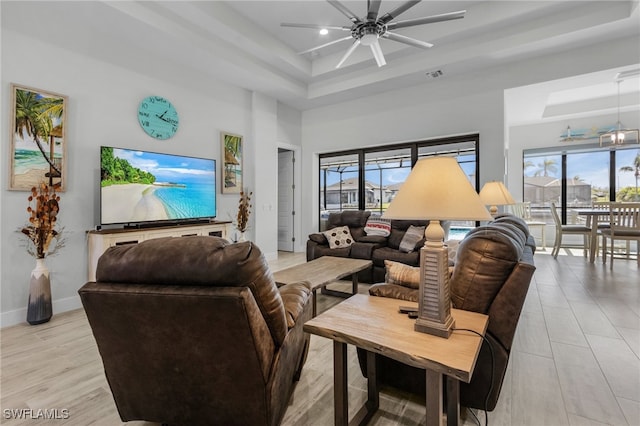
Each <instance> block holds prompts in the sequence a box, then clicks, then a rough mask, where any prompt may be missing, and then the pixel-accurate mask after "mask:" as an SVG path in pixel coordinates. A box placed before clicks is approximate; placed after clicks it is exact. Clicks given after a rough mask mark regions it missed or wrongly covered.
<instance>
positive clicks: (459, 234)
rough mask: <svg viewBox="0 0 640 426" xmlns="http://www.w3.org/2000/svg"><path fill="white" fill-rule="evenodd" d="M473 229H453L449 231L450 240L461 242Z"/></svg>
mask: <svg viewBox="0 0 640 426" xmlns="http://www.w3.org/2000/svg"><path fill="white" fill-rule="evenodd" d="M471 229H473V228H463V227H453V228H451V229H449V239H450V240H461V239H463V238H464V236H465V235H467V233H468V232H469V231H471Z"/></svg>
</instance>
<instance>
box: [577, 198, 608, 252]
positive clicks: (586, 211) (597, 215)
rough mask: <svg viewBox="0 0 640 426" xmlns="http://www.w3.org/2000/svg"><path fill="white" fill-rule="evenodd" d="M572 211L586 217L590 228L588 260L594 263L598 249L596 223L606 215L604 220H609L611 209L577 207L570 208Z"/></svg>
mask: <svg viewBox="0 0 640 426" xmlns="http://www.w3.org/2000/svg"><path fill="white" fill-rule="evenodd" d="M571 211H572V212H575V213H577V214H578V216H585V217H586V226H587V227H590V228H591V235H590V241H589V262H591V263H594V262H595V261H596V251H597V250H598V224H600V223H604V222H603V220H602V218H604V217H606V218H607V219H606V222H607V223H608V222H609V219H608V218H609V217H610V215H611V209H609V208H598V209H594V208H578V209H571Z"/></svg>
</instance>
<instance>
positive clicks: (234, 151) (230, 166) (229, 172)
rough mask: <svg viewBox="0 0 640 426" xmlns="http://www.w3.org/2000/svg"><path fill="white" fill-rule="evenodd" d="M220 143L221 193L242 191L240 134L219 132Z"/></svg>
mask: <svg viewBox="0 0 640 426" xmlns="http://www.w3.org/2000/svg"><path fill="white" fill-rule="evenodd" d="M220 144H221V145H222V163H223V167H222V174H223V176H222V193H223V194H239V193H240V191H242V172H243V170H242V157H243V155H244V153H243V146H242V136H240V135H234V134H231V133H227V132H221V133H220Z"/></svg>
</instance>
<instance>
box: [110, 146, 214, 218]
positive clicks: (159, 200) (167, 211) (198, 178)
mask: <svg viewBox="0 0 640 426" xmlns="http://www.w3.org/2000/svg"><path fill="white" fill-rule="evenodd" d="M100 162H101V164H100V186H101V210H102V211H101V222H102V223H103V224H109V223H133V222H147V221H161V220H179V219H192V218H207V217H215V215H216V200H215V194H216V192H215V191H216V182H215V179H216V175H215V161H214V160H211V159H202V158H192V157H183V156H177V155H169V154H159V153H153V152H144V151H136V150H129V149H119V148H111V147H102V148H101V155H100Z"/></svg>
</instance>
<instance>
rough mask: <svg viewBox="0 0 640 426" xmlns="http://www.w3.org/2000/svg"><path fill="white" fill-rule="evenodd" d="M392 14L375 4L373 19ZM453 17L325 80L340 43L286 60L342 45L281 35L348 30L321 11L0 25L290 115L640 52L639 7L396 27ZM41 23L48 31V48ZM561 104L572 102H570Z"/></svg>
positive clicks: (95, 5) (94, 13) (499, 14)
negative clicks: (244, 96) (560, 58)
mask: <svg viewBox="0 0 640 426" xmlns="http://www.w3.org/2000/svg"><path fill="white" fill-rule="evenodd" d="M400 3H402V2H399V1H396V0H383V1H382V7H381V9H380V11H381V13H384V12H386V11H389V10H391V9H392V8H394V7H396V6H397V5H398V4H400ZM344 4H345V5H346V6H347V7H348V8H349V9H351V10H352V11H353V12H354V13H356V14H357V15H364V14H365V11H366V5H367V2H366V0H357V1H345V2H344ZM461 9H464V10H466V11H467V12H466V16H465V18H464V19H460V20H455V21H448V22H442V23H436V24H428V25H421V26H417V27H411V28H406V29H402V30H397V32H399V33H402V34H404V35H407V36H410V37H413V38H416V39H419V40H423V41H428V42H430V43H433V44H434V45H435V46H434V47H433V48H431V49H428V50H423V49H418V48H415V47H410V46H406V45H403V44H400V43H396V42H393V41H389V40H382V41H381V47H382V50H383V52H384V55H385V57H386V59H387V65H386V66H384V67H381V68H378V67H377V66H376V63H375V61H374V59H373V58H372V55H371V52H370V51H369V50H368V49H365V48H363V49H358V50H356V52H355V53H354V54H353V55H352V56H351V57H350V58H349V60H348V61H347V62H346V63H345V64H344V65H343V67H342V68H340V69H335V65H336V64H337V63H338V62H339V60H340V58H341V57H342V55H343V54H344V52H345V51H346V49H347V48H348V47H349V45H350V41H345V42H342V43H339V44H336V45H333V46H331V47H328V48H326V49H322V50H320V51H317V52H316V53H314V54H305V55H298V54H297V53H296V52H299V51H302V50H306V49H309V48H311V47H314V46H316V45H319V44H323V43H326V42H328V41H330V40H333V39H336V38H339V37H344V36H345V33H343V32H339V33H329V34H328V35H326V36H321V35H319V33H318V32H317V31H315V30H310V29H298V28H286V27H281V26H280V23H281V22H299V23H313V24H327V25H339V26H341V25H347V26H348V25H349V24H350V22H349V20H348V19H347V18H346V17H345V16H344V15H342V14H341V13H340V12H339V11H338V10H337V9H336V8H334V7H332V6H331V5H330V4H328V3H327V2H326V1H315V0H300V1H145V2H134V1H114V2H74V1H69V2H57V1H46V2H44V1H43V2H32V1H29V2H24V1H20V2H13V1H3V2H2V25H3V26H6V27H8V28H11V29H13V30H16V31H21V32H25V33H28V34H29V36H35V37H40V38H42V39H45V40H47V41H48V42H51V43H57V44H60V45H61V46H64V47H65V48H68V49H71V50H75V51H80V52H82V53H83V54H87V55H93V56H96V57H99V58H101V59H104V60H107V61H109V62H112V63H116V64H119V65H122V66H125V67H128V68H131V69H134V70H137V71H140V72H145V70H147V71H148V67H149V66H153V68H154V71H153V72H154V73H155V74H157V75H159V76H161V77H164V78H168V79H171V78H174V79H175V78H180V79H183V80H189V81H191V82H192V83H193V84H199V85H202V86H203V87H204V86H206V84H207V82H208V81H211V80H212V79H214V80H223V81H225V82H228V83H231V84H234V85H237V86H240V87H245V88H247V89H250V90H258V91H261V92H263V93H266V94H268V95H271V96H273V97H275V98H277V99H279V100H281V101H282V102H284V103H286V104H289V105H291V106H293V107H296V108H299V109H308V108H312V107H315V106H321V105H328V104H331V103H335V102H340V101H344V100H347V99H352V98H355V97H360V96H365V95H369V94H375V93H380V92H383V91H387V90H394V89H399V88H403V87H408V86H411V85H415V84H420V83H423V82H426V81H428V80H429V79H430V78H433V77H431V75H432V74H431V73H433V72H437V71H441V72H442V76H440V77H437V78H439V79H443V78H445V79H446V78H449V77H452V76H460V75H473V74H474V73H476V72H478V71H479V70H483V69H486V68H489V67H499V66H500V65H501V64H508V63H512V62H514V61H519V60H527V59H531V58H536V57H538V56H542V55H548V54H552V53H559V52H566V51H569V50H570V49H576V48H581V47H585V46H590V45H593V44H596V43H599V42H603V41H612V40H616V39H618V38H620V39H622V38H629V37H638V40H639V43H638V45H639V47H640V19H639V16H640V15H639V10H638V9H639V8H638V2H637V0H635V1H537V0H536V1H423V2H421V3H420V4H418V5H416V6H414V7H412V8H411V9H409V10H408V11H407V12H405V13H403V14H402V15H401V17H400V18H398V19H402V20H404V19H411V18H416V17H423V16H429V15H435V14H439V13H445V12H451V11H456V10H461ZM25 22H29V23H30V25H28V26H27V25H24V23H25ZM51 22H55V23H56V33H55V36H53V37H52V36H51V32H50V26H51ZM78 34H83V36H80V37H79V36H78ZM87 34H88V35H87ZM639 50H640V49H639ZM630 54H631V55H636V56H639V55H640V53H638V52H630ZM594 60H597V55H596V54H594ZM637 62H640V59H638V61H637ZM603 78H604V77H603ZM611 78H612V76H608V77H607V81H600V82H596V81H590V82H588V84H587V86H594V85H598V84H602V83H607V82H610V81H611ZM611 87H612V89H611V90H612V91H613V90H615V88H613V86H611ZM570 88H571V89H576V87H570ZM563 90H564V89H562V88H561V89H556V91H557V92H562V91H563ZM584 92H585V91H583V93H584ZM565 94H566V95H567V96H568V98H567V99H572V100H571V102H575V101H576V99H575V97H576V91H575V90H574V92H571V93H565ZM611 94H612V93H609V94H607V95H605V96H611ZM558 96H562V93H559V94H553V95H551V94H548V96H547V99H548V98H549V97H552V98H553V97H555V98H554V99H552V103H554V102H555V104H556V105H557V104H562V103H563V102H569V101H566V100H562V99H560V100H559V99H558ZM580 96H582V97H584V96H585V95H584V94H583V95H580ZM598 96H602V94H601V93H599V94H598Z"/></svg>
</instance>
